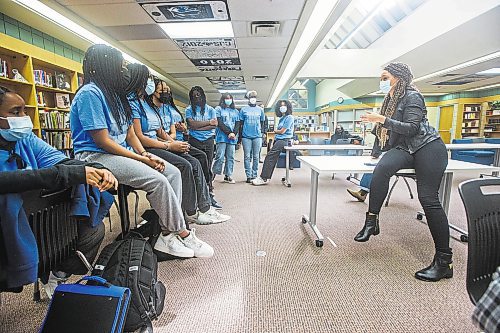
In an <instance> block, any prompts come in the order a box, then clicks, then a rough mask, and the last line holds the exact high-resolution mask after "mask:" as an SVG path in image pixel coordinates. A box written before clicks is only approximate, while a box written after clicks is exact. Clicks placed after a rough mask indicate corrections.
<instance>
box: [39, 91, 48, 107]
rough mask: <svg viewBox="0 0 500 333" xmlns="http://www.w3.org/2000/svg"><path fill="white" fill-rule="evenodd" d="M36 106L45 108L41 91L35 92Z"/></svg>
mask: <svg viewBox="0 0 500 333" xmlns="http://www.w3.org/2000/svg"><path fill="white" fill-rule="evenodd" d="M36 104H37V105H38V106H47V100H46V99H45V94H44V93H43V91H37V92H36Z"/></svg>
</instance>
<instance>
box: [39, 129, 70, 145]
mask: <svg viewBox="0 0 500 333" xmlns="http://www.w3.org/2000/svg"><path fill="white" fill-rule="evenodd" d="M42 138H43V140H45V141H46V142H47V143H48V144H49V145H51V146H52V147H54V148H56V149H59V150H63V149H71V148H73V142H72V140H71V132H69V131H68V132H48V131H44V130H42Z"/></svg>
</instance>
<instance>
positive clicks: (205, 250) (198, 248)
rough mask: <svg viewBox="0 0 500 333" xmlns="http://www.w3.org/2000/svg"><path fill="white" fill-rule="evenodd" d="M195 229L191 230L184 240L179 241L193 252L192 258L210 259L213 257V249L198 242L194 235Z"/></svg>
mask: <svg viewBox="0 0 500 333" xmlns="http://www.w3.org/2000/svg"><path fill="white" fill-rule="evenodd" d="M195 230H196V229H195V228H193V229H191V230H190V232H189V236H187V237H186V238H180V237H179V239H180V240H181V241H182V242H183V243H184V246H185V247H187V248H189V249H191V250H193V251H194V256H195V257H198V258H210V257H212V256H213V255H214V249H213V248H212V247H211V246H210V245H208V244H207V243H205V242H204V241H202V240H200V239H199V238H198V237H196V235H195Z"/></svg>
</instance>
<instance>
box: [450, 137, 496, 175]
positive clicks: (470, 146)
mask: <svg viewBox="0 0 500 333" xmlns="http://www.w3.org/2000/svg"><path fill="white" fill-rule="evenodd" d="M446 149H448V150H475V149H493V150H495V157H494V158H493V166H496V167H500V144H498V143H448V144H446ZM493 175H494V176H498V172H497V171H494V172H493Z"/></svg>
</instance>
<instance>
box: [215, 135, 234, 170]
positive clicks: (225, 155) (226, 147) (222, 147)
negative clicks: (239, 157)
mask: <svg viewBox="0 0 500 333" xmlns="http://www.w3.org/2000/svg"><path fill="white" fill-rule="evenodd" d="M234 150H235V145H232V144H230V143H225V142H218V143H217V149H216V151H215V159H214V165H213V167H212V172H213V174H214V175H220V174H221V172H222V164H223V163H224V159H225V160H226V163H225V164H224V175H225V176H229V177H230V176H231V175H232V174H233V170H234Z"/></svg>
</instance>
